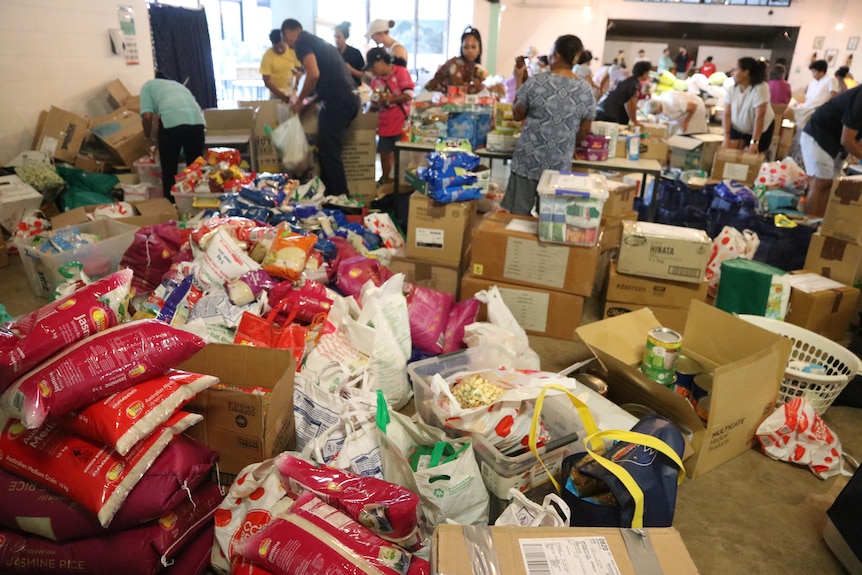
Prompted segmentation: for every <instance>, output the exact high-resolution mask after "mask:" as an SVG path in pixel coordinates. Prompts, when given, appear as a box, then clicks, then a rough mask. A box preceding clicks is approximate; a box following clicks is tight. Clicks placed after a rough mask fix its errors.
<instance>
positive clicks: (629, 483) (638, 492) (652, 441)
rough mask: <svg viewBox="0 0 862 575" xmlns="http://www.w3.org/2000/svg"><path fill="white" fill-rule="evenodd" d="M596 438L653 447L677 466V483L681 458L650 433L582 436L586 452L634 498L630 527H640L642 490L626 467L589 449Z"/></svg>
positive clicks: (682, 473)
mask: <svg viewBox="0 0 862 575" xmlns="http://www.w3.org/2000/svg"><path fill="white" fill-rule="evenodd" d="M596 439H598V440H599V442H600V443H602V440H604V439H610V440H615V441H623V442H625V443H635V444H637V445H643V446H644V447H649V448H651V449H655V450H656V451H658V452H660V453H663V454H665V455H667V456H668V457H669V458H670V460H671V461H673V462H674V463H675V464H676V466H677V467H678V468H679V472H678V473H677V482H676V484H677V485H679V484H680V483H682V480H683V479H684V478H685V467H684V466H683V464H682V460H681V459H680V457H679V455H677V454H676V451H674V450H673V448H671V446H670V445H668V444H667V443H665V442H664V441H662V440H661V439H659V438H657V437H653V436H652V435H646V434H644V433H638V432H637V431H622V430H607V431H599V432H597V433H594V434H592V435H590V436H588V437H585V438H584V446H585V447H586V448H587V453H588V454H590V455H591V456H592V457H593V459H595V460H596V462H597V463H598V464H599V465H601V466H602V467H604V468H605V469H607V470H608V471H609V472H610V473H612V474H614V475H615V476H616V477H617V479H619V480H620V481H621V482H622V484H623V485H624V486H625V488H626V489H628V491H629V493H630V494H631V496H632V499H634V502H635V512H634V516H633V517H632V528H633V529H640V528H642V527H643V524H644V492H643V490H642V489H641V488H640V486H639V485H638V484H637V481H635V480H634V478H633V477H632V476H631V474H630V473H629V472H628V471H626V469H625V468H624V467H623V466H622V465H620V464H618V463H614V462H613V461H611V460H610V459H608V458H607V457H605V456H604V455H599V454H598V453H596V452H595V451H593V449H590V444H592V445H595V440H596Z"/></svg>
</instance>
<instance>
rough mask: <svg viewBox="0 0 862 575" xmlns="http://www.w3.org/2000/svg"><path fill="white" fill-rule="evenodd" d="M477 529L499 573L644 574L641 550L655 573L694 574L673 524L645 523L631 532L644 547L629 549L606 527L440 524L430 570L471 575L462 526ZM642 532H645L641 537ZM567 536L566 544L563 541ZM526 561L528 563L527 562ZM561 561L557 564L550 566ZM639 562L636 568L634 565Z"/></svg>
mask: <svg viewBox="0 0 862 575" xmlns="http://www.w3.org/2000/svg"><path fill="white" fill-rule="evenodd" d="M467 529H471V530H475V529H480V530H481V531H483V532H485V533H488V538H489V539H490V545H488V546H487V547H484V548H480V551H481V552H483V553H484V554H485V555H484V558H485V559H486V560H487V561H488V562H490V563H495V564H496V565H497V567H499V569H494V570H493V571H490V570H489V571H488V572H489V573H490V572H493V573H499V575H538V574H539V573H615V574H619V575H637V574H638V573H643V572H644V571H643V564H642V563H639V562H638V559H637V557H639V556H641V555H642V553H643V552H645V553H648V554H650V555H653V554H654V556H655V558H656V559H657V560H658V565H657V566H656V568H657V570H654V569H650V572H653V573H668V574H670V573H673V574H674V575H697V573H698V570H697V567H696V566H695V564H694V561H692V559H691V556H690V555H689V554H688V550H687V549H686V548H685V544H684V543H683V542H682V538H681V537H680V535H679V532H678V531H677V530H676V529H674V528H672V527H668V528H663V529H660V528H649V529H644V530H643V532H642V533H640V532H639V533H637V534H634V532H632V531H629V533H630V534H633V535H635V536H636V537H637V539H636V540H635V541H636V543H637V545H638V546H639V547H641V546H642V547H643V551H642V552H641V551H640V550H639V551H638V553H631V552H630V547H629V545H631V544H632V542H631V541H629V542H628V543H627V542H626V539H625V536H624V535H623V531H624V530H621V529H611V528H606V527H478V528H476V527H470V526H462V525H438V526H437V529H436V530H435V531H434V536H433V539H432V541H431V572H432V573H441V574H443V573H445V574H446V575H474V574H475V573H476V571H474V570H473V559H472V558H473V557H474V553H473V552H471V551H470V544H468V538H467V535H466V530H467ZM641 536H643V537H641ZM533 539H546V540H554V541H556V542H557V543H562V544H558V545H555V546H554V551H553V552H551V551H546V550H545V548H544V547H543V546H542V545H541V544H540V543H539V542H536V543H539V544H537V545H530V541H531V540H533ZM565 540H568V542H567V543H563V541H565ZM528 561H529V563H528ZM552 564H553V565H559V566H560V569H556V568H554V569H553V570H552V567H551V565H552ZM636 564H637V567H636Z"/></svg>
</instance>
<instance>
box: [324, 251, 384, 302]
mask: <svg viewBox="0 0 862 575" xmlns="http://www.w3.org/2000/svg"><path fill="white" fill-rule="evenodd" d="M391 277H392V272H391V271H390V270H389V268H387V267H386V266H382V265H380V262H379V261H377V260H375V259H371V258H366V257H365V256H355V257H352V258H348V259H346V260H343V261H341V262H340V263H339V265H338V282H337V284H336V285H337V286H338V289H339V291H340V292H341V293H343V294H344V295H352V296H354V297H357V298H358V297H359V294H360V293H361V292H362V286H363V285H365V282H367V281H368V280H371V281H372V282H373V283H374V285H376V286H378V287H380V286H382V285H383V284H384V283H385V282H386V280H388V279H389V278H391Z"/></svg>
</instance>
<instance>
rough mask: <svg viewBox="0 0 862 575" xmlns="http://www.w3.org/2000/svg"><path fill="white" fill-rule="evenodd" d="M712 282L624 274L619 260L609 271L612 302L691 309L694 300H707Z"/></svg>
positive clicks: (609, 291) (608, 295) (607, 294)
mask: <svg viewBox="0 0 862 575" xmlns="http://www.w3.org/2000/svg"><path fill="white" fill-rule="evenodd" d="M708 287H709V283H708V282H706V281H702V282H700V283H691V282H677V281H671V280H661V279H655V278H649V277H645V276H634V275H627V274H621V273H619V271H618V270H617V262H613V263H612V264H611V268H610V271H609V273H608V289H607V292H606V293H605V299H606V300H608V301H617V302H628V303H632V304H640V305H642V306H649V307H653V306H663V307H674V308H688V304H689V302H691V300H698V301H706V295H707V291H708Z"/></svg>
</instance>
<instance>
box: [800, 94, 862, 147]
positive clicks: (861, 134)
mask: <svg viewBox="0 0 862 575" xmlns="http://www.w3.org/2000/svg"><path fill="white" fill-rule="evenodd" d="M844 126H847V127H848V128H850V129H851V130H858V133H857V134H856V139H857V140H862V86H856V87H855V88H853V89H851V90H847V91H846V92H844V93H843V94H839V95H838V96H835V97H834V98H832V99H831V100H829V101H828V102H826V103H825V104H823V105H822V106H820V107H819V108H817V109H816V110H815V111H814V113H813V114H812V115H811V119H810V120H808V123H807V124H806V125H805V130H804V131H805V133H806V134H810V135H811V137H812V138H814V140H815V141H816V142H817V143H818V144H819V145H820V147H821V148H823V150H824V151H825V152H826V153H828V154H829V155H830V156H832V157H833V158H834V157H836V156H838V154H844V153H846V152H847V150H845V149H844V148H843V147H842V146H841V130H842V129H843V127H844Z"/></svg>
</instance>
